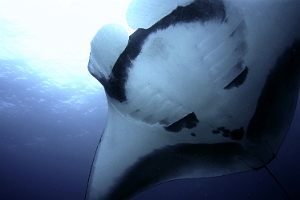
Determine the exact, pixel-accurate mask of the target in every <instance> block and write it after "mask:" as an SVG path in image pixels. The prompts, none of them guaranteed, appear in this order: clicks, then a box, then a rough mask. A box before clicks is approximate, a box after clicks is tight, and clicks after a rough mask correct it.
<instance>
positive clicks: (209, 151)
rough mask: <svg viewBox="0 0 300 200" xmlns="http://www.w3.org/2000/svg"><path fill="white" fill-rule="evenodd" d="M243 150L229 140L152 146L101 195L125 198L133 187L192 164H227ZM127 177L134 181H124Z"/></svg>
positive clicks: (177, 172)
mask: <svg viewBox="0 0 300 200" xmlns="http://www.w3.org/2000/svg"><path fill="white" fill-rule="evenodd" d="M247 153H248V152H247V151H245V149H244V148H243V146H242V145H240V144H238V143H233V142H227V143H217V144H176V145H173V146H166V147H163V148H161V149H155V150H153V152H152V153H150V154H148V155H147V156H145V157H142V158H140V159H138V160H137V161H136V163H134V164H133V165H132V166H131V167H129V168H128V170H127V171H126V173H124V175H123V176H122V177H119V178H118V179H116V180H115V186H114V187H115V188H112V190H111V193H109V194H107V196H105V197H104V199H128V198H130V197H131V196H132V194H133V193H134V192H135V191H136V190H142V189H143V188H147V187H149V186H150V185H154V184H155V183H159V182H161V181H163V180H168V178H172V177H180V175H181V174H184V173H185V171H189V170H192V169H193V168H194V167H195V166H202V167H201V168H210V169H212V168H220V169H221V168H227V167H230V164H231V162H232V160H234V159H235V158H236V157H244V156H245V155H246V154H247ZM153 174H155V176H153ZM136 177H140V178H139V179H137V178H136ZM127 180H135V181H133V182H131V183H130V184H128V182H127Z"/></svg>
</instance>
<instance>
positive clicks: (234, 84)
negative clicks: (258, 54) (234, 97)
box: [224, 67, 249, 90]
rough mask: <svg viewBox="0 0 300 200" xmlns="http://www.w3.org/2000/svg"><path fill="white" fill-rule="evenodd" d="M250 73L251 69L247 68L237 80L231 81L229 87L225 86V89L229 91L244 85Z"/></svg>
mask: <svg viewBox="0 0 300 200" xmlns="http://www.w3.org/2000/svg"><path fill="white" fill-rule="evenodd" d="M248 71H249V69H248V67H246V68H245V69H244V70H243V71H242V72H241V73H240V74H239V75H238V76H237V77H236V78H235V79H233V81H231V82H230V83H229V84H228V85H227V86H225V87H224V89H225V90H228V89H231V88H234V87H239V86H240V85H242V84H243V83H244V82H245V80H246V78H247V75H248Z"/></svg>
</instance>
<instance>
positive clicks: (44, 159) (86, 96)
mask: <svg viewBox="0 0 300 200" xmlns="http://www.w3.org/2000/svg"><path fill="white" fill-rule="evenodd" d="M26 69H28V66H27V64H26V62H23V61H22V60H1V61H0V75H1V79H0V95H1V96H0V158H1V160H0V199H74V200H75V199H83V198H84V195H85V190H86V184H87V181H88V176H89V170H90V166H91V164H92V159H93V156H94V152H95V149H96V146H97V144H98V141H99V138H100V135H101V133H102V131H103V129H104V127H105V121H106V117H107V105H106V100H105V94H104V92H103V89H102V88H101V87H99V88H98V90H90V89H89V88H86V87H84V85H83V86H82V87H80V86H78V85H77V86H76V87H70V88H68V87H66V88H58V87H55V86H53V87H49V86H45V80H44V78H42V77H40V76H37V75H35V74H34V73H29V72H28V71H26ZM299 122H300V108H299V106H298V108H297V111H296V114H295V118H294V121H293V124H292V126H291V128H290V131H289V133H288V134H287V137H286V139H285V141H284V142H283V145H282V147H281V149H280V151H279V153H278V156H277V158H275V160H274V161H273V162H271V163H270V164H269V165H268V167H269V168H270V169H271V171H272V172H273V173H274V174H275V176H276V177H277V178H278V180H279V181H280V182H281V183H282V185H283V186H284V187H285V189H286V190H287V192H288V193H289V194H290V195H291V196H292V197H293V199H299V198H300V190H299V188H300V172H299V169H300V156H299V155H300V149H299V143H300V134H299V130H300V125H299ZM129 184H130V183H129ZM241 198H242V199H254V198H255V199H271V198H273V199H274V198H277V199H285V198H286V196H285V195H284V193H283V192H282V190H281V189H280V188H279V186H278V185H277V184H276V182H275V181H274V180H273V179H272V177H271V176H270V174H268V173H267V171H266V170H265V169H261V170H258V171H250V172H243V173H238V174H232V175H226V176H223V177H215V178H205V179H186V180H178V181H171V182H168V183H165V184H161V185H159V186H156V187H153V188H151V189H149V190H147V191H145V192H143V193H140V194H139V195H138V196H136V197H134V198H133V199H136V200H137V199H241Z"/></svg>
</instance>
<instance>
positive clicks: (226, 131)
mask: <svg viewBox="0 0 300 200" xmlns="http://www.w3.org/2000/svg"><path fill="white" fill-rule="evenodd" d="M222 132H223V133H230V130H229V129H224V130H222Z"/></svg>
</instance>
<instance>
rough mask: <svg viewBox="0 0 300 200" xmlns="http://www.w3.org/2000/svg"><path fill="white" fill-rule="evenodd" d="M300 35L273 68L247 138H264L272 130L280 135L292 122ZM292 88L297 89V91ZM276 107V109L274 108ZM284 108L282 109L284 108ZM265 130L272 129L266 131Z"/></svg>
mask: <svg viewBox="0 0 300 200" xmlns="http://www.w3.org/2000/svg"><path fill="white" fill-rule="evenodd" d="M299 74H300V39H297V40H295V41H294V42H293V44H292V45H291V47H289V48H287V49H286V50H285V52H284V53H283V55H282V56H281V57H279V58H278V59H277V62H276V66H275V67H274V68H272V69H271V71H270V73H269V75H268V77H267V80H266V84H265V86H264V88H263V91H262V94H261V95H260V97H259V99H258V103H257V107H256V110H255V113H254V115H253V117H252V118H251V120H250V122H249V126H248V127H247V139H249V140H250V141H252V142H260V141H261V140H264V138H265V137H266V136H267V135H268V134H271V135H272V136H273V137H276V136H277V135H278V134H280V133H281V131H280V129H281V127H284V126H286V124H288V125H289V124H290V123H291V121H292V119H293V115H288V113H293V111H294V110H295V107H296V105H297V100H298V92H299V85H300V79H299ZM291 91H297V95H295V94H294V93H293V92H291ZM274 108H276V109H274ZM281 108H282V109H281ZM265 130H269V131H268V133H265Z"/></svg>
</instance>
